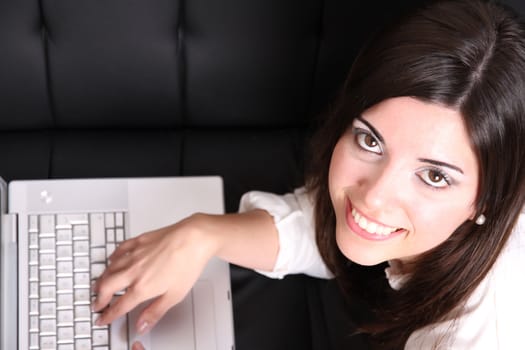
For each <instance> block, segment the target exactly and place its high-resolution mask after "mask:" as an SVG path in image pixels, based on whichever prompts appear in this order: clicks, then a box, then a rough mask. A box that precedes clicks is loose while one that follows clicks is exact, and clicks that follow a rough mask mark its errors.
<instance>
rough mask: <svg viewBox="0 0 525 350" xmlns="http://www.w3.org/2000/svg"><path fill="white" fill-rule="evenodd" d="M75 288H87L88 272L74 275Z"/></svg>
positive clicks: (88, 285) (88, 284)
mask: <svg viewBox="0 0 525 350" xmlns="http://www.w3.org/2000/svg"><path fill="white" fill-rule="evenodd" d="M74 279H75V287H77V286H78V287H82V288H89V287H90V283H89V280H90V279H89V273H88V272H78V273H75V275H74Z"/></svg>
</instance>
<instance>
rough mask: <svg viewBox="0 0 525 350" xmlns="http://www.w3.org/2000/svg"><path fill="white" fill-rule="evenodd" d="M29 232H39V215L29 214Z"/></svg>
mask: <svg viewBox="0 0 525 350" xmlns="http://www.w3.org/2000/svg"><path fill="white" fill-rule="evenodd" d="M29 232H38V216H37V215H29Z"/></svg>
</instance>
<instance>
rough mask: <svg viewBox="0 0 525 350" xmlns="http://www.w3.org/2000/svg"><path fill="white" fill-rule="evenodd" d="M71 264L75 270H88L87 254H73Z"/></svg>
mask: <svg viewBox="0 0 525 350" xmlns="http://www.w3.org/2000/svg"><path fill="white" fill-rule="evenodd" d="M73 266H74V271H75V272H87V271H89V256H75V258H74V259H73Z"/></svg>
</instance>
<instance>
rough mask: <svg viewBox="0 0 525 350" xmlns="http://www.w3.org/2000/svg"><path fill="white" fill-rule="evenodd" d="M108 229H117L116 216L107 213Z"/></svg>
mask: <svg viewBox="0 0 525 350" xmlns="http://www.w3.org/2000/svg"><path fill="white" fill-rule="evenodd" d="M105 218H106V228H113V227H115V214H114V213H106V215H105Z"/></svg>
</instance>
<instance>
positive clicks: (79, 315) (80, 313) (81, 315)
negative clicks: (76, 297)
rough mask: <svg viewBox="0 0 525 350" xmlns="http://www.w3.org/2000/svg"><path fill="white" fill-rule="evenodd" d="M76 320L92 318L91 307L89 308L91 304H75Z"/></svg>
mask: <svg viewBox="0 0 525 350" xmlns="http://www.w3.org/2000/svg"><path fill="white" fill-rule="evenodd" d="M75 320H76V321H78V320H87V321H90V320H91V309H90V308H89V305H77V306H75Z"/></svg>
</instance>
